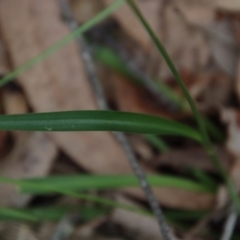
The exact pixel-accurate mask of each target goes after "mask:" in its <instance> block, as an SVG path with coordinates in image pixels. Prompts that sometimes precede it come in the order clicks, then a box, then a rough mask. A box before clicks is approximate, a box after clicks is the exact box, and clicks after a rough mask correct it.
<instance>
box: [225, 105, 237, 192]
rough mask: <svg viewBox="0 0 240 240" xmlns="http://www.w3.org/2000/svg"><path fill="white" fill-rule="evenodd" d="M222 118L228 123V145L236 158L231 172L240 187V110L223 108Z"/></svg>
mask: <svg viewBox="0 0 240 240" xmlns="http://www.w3.org/2000/svg"><path fill="white" fill-rule="evenodd" d="M222 119H223V121H224V122H225V123H226V124H227V130H228V138H227V143H226V147H227V149H228V150H229V152H230V153H231V154H232V155H233V156H234V158H235V163H234V164H233V166H232V169H231V172H230V174H231V177H232V179H233V181H234V183H235V186H236V187H237V189H240V112H239V111H237V110H234V109H223V110H222Z"/></svg>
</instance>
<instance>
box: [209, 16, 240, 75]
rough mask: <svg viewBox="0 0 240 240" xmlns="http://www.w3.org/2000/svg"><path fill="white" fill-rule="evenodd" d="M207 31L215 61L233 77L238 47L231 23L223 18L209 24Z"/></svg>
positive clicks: (237, 57)
mask: <svg viewBox="0 0 240 240" xmlns="http://www.w3.org/2000/svg"><path fill="white" fill-rule="evenodd" d="M207 32H208V36H209V45H210V50H211V54H212V57H213V59H214V61H215V63H216V64H217V66H218V67H219V68H220V69H221V70H223V71H225V72H226V73H227V74H228V75H229V76H231V77H234V76H235V74H236V70H237V64H238V59H239V47H238V43H237V40H236V38H235V36H234V32H233V31H232V28H231V23H230V22H229V21H228V20H225V19H223V20H221V21H219V22H215V23H214V24H213V25H211V26H209V27H208V28H207Z"/></svg>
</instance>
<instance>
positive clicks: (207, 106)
mask: <svg viewBox="0 0 240 240" xmlns="http://www.w3.org/2000/svg"><path fill="white" fill-rule="evenodd" d="M193 78H194V84H193V85H192V86H191V87H189V88H188V89H189V92H190V94H191V96H192V97H193V98H194V99H195V101H196V103H197V105H198V109H199V110H200V111H201V112H205V113H210V114H211V113H212V112H213V111H216V110H218V109H220V108H221V107H222V106H224V104H225V103H226V102H227V100H228V97H229V94H230V91H231V87H232V81H231V78H229V77H228V76H227V74H224V73H223V72H221V71H210V72H200V73H198V74H196V75H195V76H194V77H193Z"/></svg>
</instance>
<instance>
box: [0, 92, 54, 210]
mask: <svg viewBox="0 0 240 240" xmlns="http://www.w3.org/2000/svg"><path fill="white" fill-rule="evenodd" d="M3 103H4V108H5V112H6V113H7V114H23V113H26V112H27V111H28V107H27V103H26V99H25V97H24V96H23V94H22V93H21V92H17V91H8V90H4V92H3ZM13 135H14V138H15V145H14V147H13V149H12V150H11V152H10V153H9V155H7V156H6V157H5V158H4V159H3V160H2V161H1V163H0V176H5V177H9V178H31V177H43V176H46V175H47V174H48V173H49V171H50V169H51V167H52V164H53V161H54V159H55V157H56V155H57V147H56V145H55V144H54V143H53V142H52V141H51V140H50V139H49V138H48V137H47V136H46V134H44V133H40V132H32V133H24V132H14V133H13ZM0 192H1V195H0V205H7V206H9V205H10V206H11V205H13V206H23V205H25V204H26V203H27V202H28V200H29V199H30V196H29V195H21V194H19V193H18V191H17V189H16V188H15V187H14V186H12V185H7V184H0Z"/></svg>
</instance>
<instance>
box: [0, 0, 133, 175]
mask: <svg viewBox="0 0 240 240" xmlns="http://www.w3.org/2000/svg"><path fill="white" fill-rule="evenodd" d="M32 12H34V13H35V14H32ZM12 15H14V16H15V17H16V18H17V19H18V21H15V20H13V19H12V17H11V16H12ZM60 15H61V14H60V12H59V7H58V5H57V2H55V1H47V0H45V1H41V3H40V2H38V1H31V0H27V1H23V2H21V3H19V2H18V1H16V0H11V1H2V2H0V19H1V28H2V35H3V38H4V40H5V43H6V46H7V47H8V50H9V53H10V57H11V59H12V62H13V66H15V67H18V66H20V65H21V64H23V63H25V62H26V61H27V60H29V59H31V58H32V57H35V56H36V55H37V54H39V53H40V52H41V51H43V50H45V49H47V47H49V46H51V45H52V44H54V43H56V42H57V41H58V40H60V39H61V38H63V37H64V36H66V35H67V34H68V33H69V29H68V27H67V26H66V25H65V23H64V22H62V19H61V18H60ZM22 26H25V27H24V28H23V27H22ZM36 29H37V31H36ZM19 83H20V84H21V85H22V87H23V88H24V90H25V92H26V94H27V97H28V99H29V102H30V104H31V106H32V107H33V108H34V110H35V111H37V112H48V111H64V110H77V109H78V110H79V109H81V110H86V109H89V110H90V109H96V108H97V105H96V102H95V99H94V96H93V92H92V90H91V87H90V84H89V83H88V80H87V77H86V75H85V71H84V68H83V63H82V61H81V58H80V54H79V50H78V47H77V45H76V44H75V43H71V44H69V45H68V46H66V47H64V48H62V49H60V50H59V51H58V52H57V53H55V54H54V55H52V56H51V57H49V58H48V59H46V60H45V61H43V62H42V63H39V64H38V65H37V66H35V67H34V68H32V69H31V70H29V71H27V72H25V73H24V74H22V75H21V76H20V77H19ZM49 136H51V138H52V139H53V140H54V141H55V142H56V143H57V144H58V146H59V147H61V148H62V149H63V150H64V151H65V152H66V153H67V154H68V155H69V156H70V157H71V158H72V159H73V160H74V161H76V163H78V164H79V165H80V166H81V167H83V168H85V169H86V170H89V171H92V172H95V173H127V172H130V167H129V165H128V162H127V160H126V157H125V155H124V153H123V151H122V149H121V147H120V145H119V144H118V142H117V141H116V140H115V139H114V138H113V136H112V135H111V134H109V133H101V132H91V133H79V132H75V133H51V134H49Z"/></svg>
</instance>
